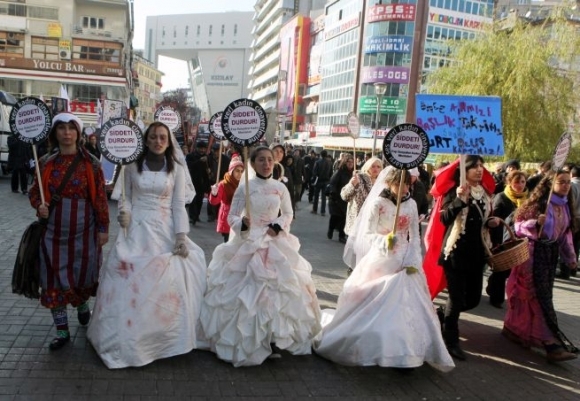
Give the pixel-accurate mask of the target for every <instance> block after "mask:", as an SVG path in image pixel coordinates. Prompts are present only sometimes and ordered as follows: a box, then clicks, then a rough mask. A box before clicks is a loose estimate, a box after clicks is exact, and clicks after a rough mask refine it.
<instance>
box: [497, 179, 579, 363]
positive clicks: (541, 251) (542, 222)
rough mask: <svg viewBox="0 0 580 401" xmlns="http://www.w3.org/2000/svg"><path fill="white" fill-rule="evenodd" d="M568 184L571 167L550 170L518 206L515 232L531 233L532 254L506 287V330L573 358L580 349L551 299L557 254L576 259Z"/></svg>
mask: <svg viewBox="0 0 580 401" xmlns="http://www.w3.org/2000/svg"><path fill="white" fill-rule="evenodd" d="M570 185H571V181H570V174H569V173H568V172H565V171H563V170H560V171H558V172H557V173H555V174H554V173H550V174H548V175H547V176H546V177H544V178H543V179H542V180H541V181H540V183H539V184H538V185H537V186H536V188H535V189H534V191H533V193H532V194H531V195H530V198H529V199H528V201H527V202H525V203H524V204H523V205H522V206H521V207H520V208H519V209H518V210H517V211H516V215H515V230H516V234H517V235H518V236H520V237H527V238H528V239H529V243H528V247H529V251H530V259H529V260H528V261H527V262H525V263H522V264H521V265H519V266H515V267H513V268H512V272H511V274H510V277H509V279H508V282H507V288H506V289H507V295H508V310H507V313H506V316H505V320H504V328H503V331H502V333H503V334H504V335H505V336H506V337H508V338H509V339H510V340H512V341H514V342H517V343H519V344H521V345H523V346H525V347H530V346H538V347H543V348H545V350H546V356H547V359H548V360H549V361H553V362H561V361H567V360H570V359H575V358H576V357H577V355H576V354H577V353H578V348H576V347H575V346H574V345H573V344H572V343H571V342H570V341H569V340H568V339H567V338H566V336H565V335H564V333H562V331H561V330H560V328H559V327H558V319H557V317H556V311H555V310H554V303H553V300H552V297H553V290H554V276H555V274H556V265H557V263H558V257H560V258H561V260H562V262H563V263H565V264H566V265H567V266H568V267H570V268H575V267H576V265H577V259H576V254H575V253H574V246H573V243H572V229H571V224H572V223H573V221H574V213H573V207H572V206H571V205H572V196H571V194H570ZM551 188H552V189H553V192H552V193H551V195H550V189H551Z"/></svg>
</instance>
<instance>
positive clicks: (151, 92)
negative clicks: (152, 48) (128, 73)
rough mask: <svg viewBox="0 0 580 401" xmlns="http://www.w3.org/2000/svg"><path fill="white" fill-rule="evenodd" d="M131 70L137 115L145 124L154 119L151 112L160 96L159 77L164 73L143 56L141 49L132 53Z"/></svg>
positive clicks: (153, 110)
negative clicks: (133, 76) (137, 104)
mask: <svg viewBox="0 0 580 401" xmlns="http://www.w3.org/2000/svg"><path fill="white" fill-rule="evenodd" d="M133 72H134V75H135V78H134V80H133V86H134V90H133V94H134V96H135V97H136V98H137V101H138V103H139V106H138V108H137V110H138V112H137V117H138V118H140V119H141V121H142V122H143V124H145V125H146V126H147V125H149V124H151V123H152V122H153V121H154V118H153V114H154V113H155V107H156V105H157V103H158V102H159V99H160V96H161V77H162V76H163V75H164V74H163V72H161V71H159V70H158V69H157V68H155V64H153V63H152V62H151V61H149V60H147V59H146V58H144V57H143V52H142V51H136V52H135V53H134V54H133Z"/></svg>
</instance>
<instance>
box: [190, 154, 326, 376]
mask: <svg viewBox="0 0 580 401" xmlns="http://www.w3.org/2000/svg"><path fill="white" fill-rule="evenodd" d="M250 160H251V165H252V168H253V169H254V170H255V172H256V175H255V177H253V178H251V179H250V180H249V182H248V185H249V186H246V183H244V182H242V183H240V185H239V187H238V189H237V190H236V193H235V194H234V198H233V200H232V205H231V209H230V213H229V216H228V223H229V224H230V227H231V229H232V232H233V233H235V235H233V236H232V237H231V238H230V239H229V241H228V242H226V243H225V244H221V245H218V246H217V247H216V249H215V250H214V252H213V258H212V261H211V263H210V265H209V267H208V289H207V292H206V294H205V298H204V303H203V307H202V312H201V324H202V328H203V333H204V335H205V338H206V339H207V347H208V348H209V349H211V351H213V352H215V353H216V355H217V357H218V358H220V359H223V360H224V361H227V362H230V363H232V364H233V365H234V366H236V367H238V366H251V365H259V364H261V363H262V362H263V361H264V360H265V359H266V358H269V357H270V358H279V357H280V356H281V354H280V349H284V350H287V351H289V352H290V353H292V354H295V355H305V354H310V348H311V341H312V339H313V338H314V336H315V335H316V334H318V332H319V331H320V309H319V306H318V299H317V297H316V289H315V288H314V283H313V281H312V277H311V275H310V273H311V270H312V267H311V265H310V263H308V261H306V260H305V259H304V258H303V257H302V256H300V254H299V253H298V249H299V247H300V244H299V242H298V239H297V238H296V237H294V236H293V235H292V234H290V224H291V223H292V205H291V200H290V193H289V192H288V189H287V188H286V186H284V185H283V184H282V183H281V182H279V181H278V180H275V179H273V178H272V172H273V169H274V154H273V152H272V151H271V150H270V149H268V148H267V147H258V148H256V149H255V150H254V151H253V152H252V155H251V157H250ZM246 191H248V194H246ZM247 196H248V197H249V199H250V204H249V205H247V208H248V211H249V215H248V214H246V197H247Z"/></svg>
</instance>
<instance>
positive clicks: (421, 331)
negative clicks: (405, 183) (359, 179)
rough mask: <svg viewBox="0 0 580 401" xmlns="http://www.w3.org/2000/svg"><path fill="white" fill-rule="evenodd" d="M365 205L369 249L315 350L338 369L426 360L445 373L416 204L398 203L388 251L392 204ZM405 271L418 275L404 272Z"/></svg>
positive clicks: (326, 316) (329, 313) (326, 317)
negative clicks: (413, 270) (424, 268)
mask: <svg viewBox="0 0 580 401" xmlns="http://www.w3.org/2000/svg"><path fill="white" fill-rule="evenodd" d="M368 201H371V202H372V204H370V205H368V207H370V208H371V209H370V210H369V213H368V215H367V216H365V217H367V222H366V224H365V225H364V227H365V229H364V230H362V231H363V232H361V233H360V234H358V235H364V239H365V242H367V244H369V245H370V249H369V251H368V253H367V254H366V255H365V256H364V257H363V258H362V259H361V260H360V261H359V263H358V264H357V266H356V268H355V269H354V271H353V273H352V274H351V276H350V277H349V278H348V279H347V280H346V282H345V283H344V287H343V289H342V292H341V294H340V296H339V298H338V305H337V309H336V311H334V310H324V311H323V325H324V328H323V330H322V332H321V333H320V335H319V336H317V338H316V340H315V341H314V342H313V345H314V350H315V351H316V353H317V354H319V355H321V356H323V357H324V358H327V359H330V360H332V361H334V362H337V363H340V364H343V365H351V366H354V365H356V366H372V365H379V366H385V367H400V368H413V367H418V366H421V365H422V364H423V362H428V363H429V364H431V365H432V366H434V367H435V368H437V369H440V370H442V371H449V370H451V369H452V368H453V367H454V364H453V361H452V359H451V357H450V356H449V353H448V352H447V349H446V347H445V344H444V342H443V338H442V336H441V326H440V324H439V320H438V318H437V315H436V313H435V310H434V308H433V305H432V303H431V299H430V297H429V293H428V291H427V283H426V281H425V276H424V274H423V271H422V268H421V266H422V257H421V245H420V238H419V223H418V216H417V206H416V204H415V202H414V201H413V200H412V199H409V200H407V201H405V202H403V203H402V204H401V208H400V212H399V219H398V224H397V232H396V242H395V246H394V247H393V249H392V250H388V248H387V244H386V240H385V238H386V235H387V234H388V233H389V232H391V231H392V228H393V222H394V216H395V209H396V206H395V205H394V204H393V202H392V201H390V200H388V199H386V198H384V197H381V196H379V197H376V198H375V199H368ZM407 238H409V240H407ZM407 266H411V267H415V268H416V269H418V272H417V273H414V274H407V270H406V269H405V267H407Z"/></svg>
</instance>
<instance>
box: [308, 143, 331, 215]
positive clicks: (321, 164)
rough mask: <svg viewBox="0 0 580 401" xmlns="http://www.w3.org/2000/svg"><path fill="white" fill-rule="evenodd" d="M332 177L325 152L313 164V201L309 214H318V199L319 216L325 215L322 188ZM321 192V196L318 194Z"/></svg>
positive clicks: (324, 199) (329, 163)
mask: <svg viewBox="0 0 580 401" xmlns="http://www.w3.org/2000/svg"><path fill="white" fill-rule="evenodd" d="M331 176H332V163H331V162H330V160H328V153H327V152H326V150H323V151H322V152H320V158H319V159H318V160H316V163H314V170H313V171H312V179H311V182H312V185H313V186H314V199H313V203H312V210H311V211H310V213H313V214H317V213H318V198H319V197H320V214H321V215H322V216H324V215H325V214H326V196H325V195H324V188H326V185H327V184H328V181H330V177H331ZM321 192H322V196H320V193H321Z"/></svg>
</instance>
